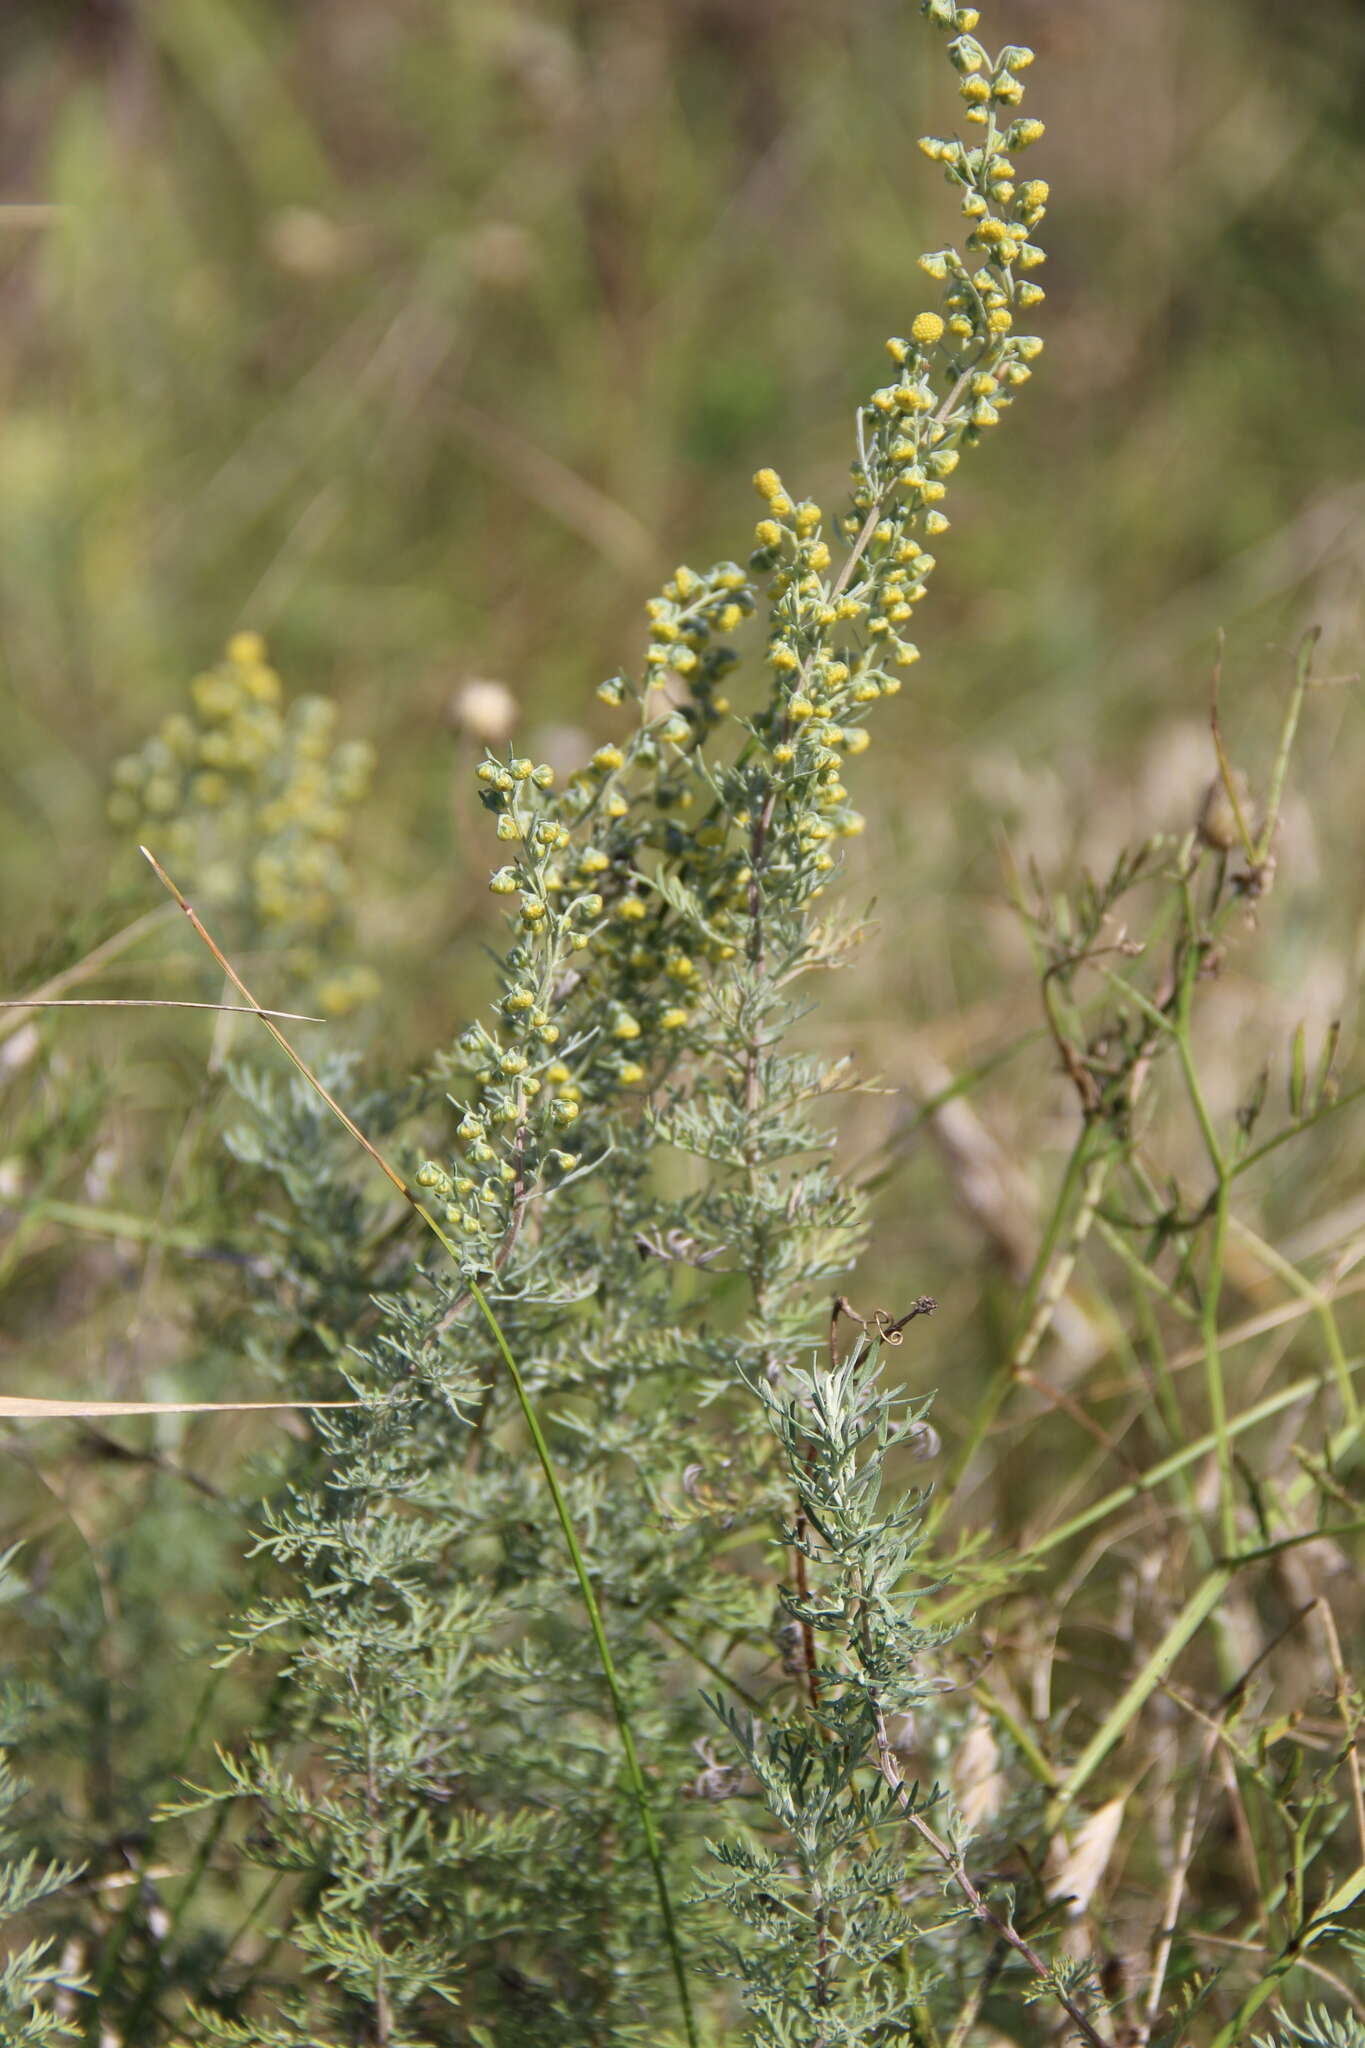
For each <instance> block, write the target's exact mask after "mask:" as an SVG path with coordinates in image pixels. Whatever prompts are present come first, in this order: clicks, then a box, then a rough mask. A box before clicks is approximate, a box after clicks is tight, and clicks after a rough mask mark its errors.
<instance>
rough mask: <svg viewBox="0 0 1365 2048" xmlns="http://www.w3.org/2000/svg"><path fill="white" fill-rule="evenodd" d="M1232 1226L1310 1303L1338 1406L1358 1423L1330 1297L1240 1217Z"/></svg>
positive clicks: (1235, 1219) (1271, 1269)
mask: <svg viewBox="0 0 1365 2048" xmlns="http://www.w3.org/2000/svg"><path fill="white" fill-rule="evenodd" d="M1232 1227H1233V1229H1234V1230H1235V1231H1236V1232H1237V1235H1238V1236H1239V1237H1240V1238H1243V1239H1244V1240H1245V1242H1246V1243H1247V1244H1248V1245H1250V1247H1251V1249H1252V1250H1253V1251H1254V1252H1255V1254H1256V1257H1257V1258H1258V1259H1259V1260H1260V1262H1261V1264H1262V1265H1263V1266H1264V1267H1266V1269H1267V1270H1268V1271H1269V1272H1271V1273H1273V1274H1274V1275H1275V1276H1276V1278H1277V1279H1279V1280H1283V1282H1284V1284H1285V1286H1286V1287H1287V1288H1289V1290H1290V1292H1291V1293H1293V1294H1297V1295H1298V1297H1299V1299H1300V1301H1306V1302H1308V1303H1309V1304H1310V1305H1311V1307H1312V1310H1313V1313H1314V1315H1315V1316H1316V1317H1317V1322H1318V1328H1319V1329H1320V1330H1321V1331H1322V1341H1323V1343H1324V1345H1325V1346H1326V1348H1327V1356H1328V1357H1329V1358H1330V1359H1331V1361H1332V1374H1333V1377H1334V1378H1335V1380H1336V1383H1337V1391H1338V1393H1339V1394H1340V1395H1341V1405H1342V1407H1343V1409H1344V1410H1345V1412H1346V1416H1347V1419H1348V1421H1350V1422H1354V1423H1356V1424H1359V1421H1360V1403H1359V1401H1358V1399H1357V1398H1356V1390H1355V1388H1354V1386H1352V1384H1351V1374H1350V1370H1349V1368H1348V1366H1347V1363H1346V1352H1345V1349H1344V1348H1343V1345H1342V1342H1341V1332H1340V1330H1339V1329H1338V1328H1337V1319H1336V1317H1335V1316H1334V1315H1333V1313H1332V1303H1331V1298H1330V1296H1329V1295H1327V1294H1325V1293H1324V1292H1323V1290H1322V1289H1321V1288H1320V1287H1319V1286H1317V1285H1316V1284H1315V1283H1314V1282H1313V1281H1312V1280H1310V1279H1309V1278H1308V1276H1307V1275H1306V1274H1304V1273H1301V1272H1300V1271H1299V1269H1298V1267H1297V1266H1296V1265H1295V1264H1294V1263H1293V1261H1292V1260H1290V1259H1286V1258H1285V1257H1284V1255H1283V1254H1282V1253H1281V1252H1277V1251H1276V1249H1275V1247H1274V1245H1272V1244H1267V1243H1266V1241H1265V1239H1264V1238H1263V1237H1259V1236H1258V1235H1257V1234H1256V1232H1255V1231H1254V1230H1252V1229H1251V1228H1250V1226H1249V1225H1247V1224H1245V1223H1243V1221H1242V1220H1241V1218H1240V1217H1239V1216H1234V1217H1233V1218H1232Z"/></svg>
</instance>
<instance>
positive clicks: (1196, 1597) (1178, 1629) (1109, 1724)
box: [1047, 1564, 1233, 1830]
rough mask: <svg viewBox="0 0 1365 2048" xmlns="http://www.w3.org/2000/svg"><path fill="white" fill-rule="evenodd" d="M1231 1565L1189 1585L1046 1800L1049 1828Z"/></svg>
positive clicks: (1215, 1596) (1198, 1622)
mask: <svg viewBox="0 0 1365 2048" xmlns="http://www.w3.org/2000/svg"><path fill="white" fill-rule="evenodd" d="M1232 1571H1233V1567H1232V1566H1231V1565H1227V1564H1222V1565H1219V1566H1218V1567H1217V1568H1216V1569H1215V1570H1214V1571H1211V1572H1210V1573H1209V1575H1208V1577H1207V1578H1206V1579H1205V1580H1204V1581H1203V1582H1202V1584H1200V1585H1199V1586H1197V1587H1196V1588H1195V1590H1194V1592H1193V1593H1192V1594H1191V1595H1190V1598H1189V1599H1188V1600H1187V1601H1186V1602H1185V1605H1184V1606H1183V1607H1182V1608H1181V1610H1180V1612H1179V1614H1178V1615H1177V1616H1176V1618H1175V1620H1174V1621H1173V1622H1172V1623H1171V1625H1170V1627H1169V1628H1168V1629H1167V1631H1166V1633H1165V1635H1164V1636H1163V1637H1162V1638H1161V1641H1160V1642H1159V1643H1158V1644H1157V1646H1156V1648H1155V1649H1154V1650H1153V1651H1152V1653H1151V1655H1150V1656H1149V1657H1148V1658H1147V1660H1146V1662H1145V1663H1144V1664H1143V1665H1142V1668H1141V1669H1140V1670H1139V1671H1138V1672H1137V1673H1136V1675H1135V1676H1134V1677H1133V1678H1132V1680H1131V1681H1130V1682H1129V1684H1128V1685H1127V1686H1126V1687H1125V1689H1124V1691H1123V1693H1122V1695H1121V1696H1120V1698H1119V1699H1118V1700H1116V1701H1115V1703H1114V1705H1113V1707H1112V1708H1111V1709H1110V1711H1109V1712H1108V1713H1107V1714H1106V1715H1105V1717H1104V1720H1103V1721H1102V1722H1101V1723H1100V1725H1099V1727H1098V1728H1097V1729H1096V1730H1095V1733H1094V1734H1093V1735H1092V1737H1091V1738H1090V1741H1089V1742H1088V1743H1087V1744H1086V1746H1085V1748H1084V1749H1083V1750H1082V1751H1081V1753H1080V1755H1079V1756H1078V1757H1077V1759H1076V1761H1075V1763H1074V1764H1073V1765H1072V1766H1071V1769H1070V1770H1069V1771H1068V1772H1067V1774H1066V1777H1065V1779H1064V1780H1063V1782H1062V1783H1061V1784H1060V1785H1059V1786H1058V1788H1057V1791H1056V1793H1055V1794H1054V1796H1053V1798H1052V1799H1051V1801H1050V1802H1049V1804H1048V1820H1047V1825H1048V1828H1049V1830H1052V1829H1054V1828H1056V1827H1057V1826H1058V1825H1059V1824H1060V1822H1061V1821H1062V1820H1063V1818H1064V1817H1065V1814H1066V1811H1067V1808H1068V1807H1069V1806H1070V1805H1071V1802H1072V1801H1073V1800H1074V1799H1075V1797H1076V1795H1077V1794H1078V1793H1079V1792H1080V1790H1081V1788H1082V1787H1083V1786H1084V1785H1085V1784H1086V1783H1087V1782H1088V1781H1089V1779H1090V1778H1091V1777H1092V1776H1093V1775H1094V1773H1095V1771H1096V1770H1097V1769H1098V1768H1099V1766H1100V1764H1102V1763H1103V1761H1104V1759H1105V1757H1107V1756H1108V1754H1109V1752H1110V1750H1111V1749H1112V1748H1113V1747H1114V1745H1115V1743H1116V1742H1118V1741H1119V1740H1120V1738H1121V1737H1122V1736H1123V1734H1124V1732H1125V1731H1126V1729H1127V1728H1128V1727H1129V1725H1130V1724H1131V1723H1132V1722H1133V1721H1134V1720H1135V1719H1136V1717H1137V1716H1138V1714H1139V1713H1141V1711H1142V1709H1143V1707H1144V1706H1145V1705H1146V1703H1147V1701H1148V1699H1149V1698H1150V1697H1151V1695H1152V1693H1153V1692H1155V1690H1156V1688H1157V1687H1158V1686H1159V1685H1160V1683H1161V1681H1162V1680H1163V1679H1164V1678H1165V1676H1166V1673H1167V1672H1168V1671H1169V1670H1170V1668H1171V1665H1172V1664H1173V1663H1174V1662H1175V1660H1176V1658H1177V1657H1178V1656H1179V1654H1180V1652H1181V1651H1182V1650H1183V1649H1184V1647H1185V1645H1186V1643H1188V1642H1189V1640H1190V1638H1191V1637H1192V1636H1193V1635H1195V1634H1196V1633H1197V1632H1198V1630H1199V1629H1200V1628H1201V1627H1202V1626H1203V1624H1204V1623H1205V1622H1206V1621H1207V1620H1208V1618H1209V1616H1210V1614H1212V1612H1213V1610H1214V1609H1215V1607H1217V1605H1218V1602H1219V1601H1220V1600H1221V1599H1222V1597H1223V1593H1224V1590H1225V1588H1226V1586H1227V1583H1228V1580H1229V1579H1230V1578H1231V1576H1232Z"/></svg>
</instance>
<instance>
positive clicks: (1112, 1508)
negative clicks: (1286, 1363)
mask: <svg viewBox="0 0 1365 2048" xmlns="http://www.w3.org/2000/svg"><path fill="white" fill-rule="evenodd" d="M1349 1370H1350V1371H1351V1372H1352V1373H1353V1374H1354V1373H1358V1372H1361V1371H1365V1358H1356V1359H1352V1360H1351V1361H1350V1363H1349ZM1322 1387H1323V1379H1322V1376H1321V1374H1319V1373H1314V1374H1313V1375H1312V1376H1311V1377H1306V1378H1304V1379H1299V1380H1295V1381H1294V1382H1293V1384H1292V1385H1290V1386H1288V1387H1283V1388H1281V1390H1280V1392H1279V1393H1277V1394H1267V1395H1266V1397H1265V1399H1264V1400H1263V1401H1257V1402H1255V1403H1254V1404H1253V1405H1252V1406H1251V1407H1250V1408H1246V1409H1244V1410H1243V1411H1242V1413H1241V1414H1240V1415H1237V1416H1234V1417H1233V1419H1232V1420H1231V1422H1229V1424H1228V1436H1229V1438H1233V1437H1238V1436H1241V1435H1243V1434H1244V1433H1245V1431H1247V1430H1249V1429H1254V1428H1255V1427H1256V1426H1257V1424H1258V1423H1261V1422H1268V1421H1269V1420H1270V1418H1271V1417H1272V1416H1274V1415H1280V1414H1282V1413H1283V1412H1284V1410H1285V1409H1286V1408H1292V1407H1293V1406H1294V1404H1295V1402H1297V1401H1306V1400H1308V1399H1310V1398H1311V1396H1312V1395H1314V1394H1317V1393H1320V1392H1321V1390H1322ZM1355 1438H1356V1431H1355V1429H1354V1428H1343V1429H1341V1430H1339V1431H1338V1432H1337V1434H1336V1435H1335V1436H1334V1437H1333V1438H1332V1440H1331V1444H1330V1446H1329V1451H1330V1453H1331V1455H1332V1456H1333V1457H1341V1456H1344V1454H1345V1452H1346V1451H1347V1450H1349V1448H1350V1446H1351V1445H1352V1444H1353V1443H1354V1441H1355ZM1215 1444H1216V1438H1215V1437H1214V1436H1213V1435H1212V1434H1211V1433H1210V1434H1206V1435H1204V1436H1200V1437H1196V1438H1195V1439H1194V1441H1193V1442H1192V1443H1188V1444H1185V1445H1183V1446H1182V1447H1181V1449H1180V1450H1178V1451H1173V1452H1172V1453H1171V1455H1170V1456H1169V1457H1168V1458H1162V1459H1161V1460H1160V1461H1159V1462H1158V1463H1157V1464H1155V1465H1151V1466H1149V1467H1148V1469H1147V1470H1146V1471H1145V1472H1143V1473H1141V1474H1140V1475H1139V1476H1138V1477H1137V1478H1136V1479H1130V1480H1127V1481H1126V1482H1125V1483H1124V1485H1122V1486H1116V1487H1115V1488H1114V1490H1113V1492H1112V1493H1106V1494H1105V1496H1104V1498H1103V1499H1102V1500H1097V1501H1095V1502H1094V1503H1093V1504H1092V1505H1091V1506H1090V1507H1088V1508H1083V1509H1082V1510H1081V1512H1080V1513H1079V1514H1078V1515H1073V1516H1072V1517H1071V1519H1070V1521H1068V1522H1063V1523H1062V1524H1061V1525H1060V1527H1058V1528H1056V1529H1051V1530H1049V1531H1048V1533H1047V1535H1046V1536H1039V1537H1037V1538H1036V1539H1035V1541H1034V1542H1032V1543H1029V1544H1027V1545H1026V1546H1025V1547H1024V1549H1022V1550H1021V1551H1019V1552H1018V1554H1017V1556H1016V1557H1015V1558H1014V1560H1013V1575H1018V1574H1019V1573H1021V1572H1026V1571H1029V1570H1031V1568H1032V1567H1033V1566H1034V1565H1035V1564H1037V1563H1038V1562H1039V1560H1040V1559H1041V1558H1044V1557H1046V1556H1047V1554H1048V1553H1049V1551H1053V1550H1056V1549H1057V1548H1058V1547H1059V1546H1060V1545H1061V1544H1063V1543H1069V1542H1070V1541H1071V1539H1072V1538H1073V1537H1075V1536H1080V1535H1083V1534H1084V1532H1085V1531H1086V1530H1087V1529H1090V1528H1093V1527H1094V1525H1095V1523H1096V1522H1103V1521H1104V1520H1106V1519H1107V1517H1109V1516H1110V1515H1114V1514H1117V1513H1118V1511H1119V1510H1120V1509H1121V1508H1124V1507H1127V1506H1128V1504H1129V1502H1130V1501H1134V1500H1137V1499H1138V1498H1140V1496H1141V1495H1142V1494H1144V1493H1151V1492H1153V1491H1154V1490H1155V1488H1156V1487H1158V1486H1160V1485H1162V1484H1163V1483H1164V1482H1165V1481H1166V1480H1167V1479H1170V1478H1173V1477H1174V1476H1175V1475H1176V1474H1177V1473H1179V1472H1181V1471H1183V1470H1184V1469H1185V1468H1186V1467H1187V1466H1189V1465H1193V1464H1197V1463H1198V1461H1199V1459H1200V1458H1204V1457H1207V1456H1208V1454H1209V1452H1210V1451H1211V1450H1213V1449H1214V1448H1215ZM1312 1486H1313V1480H1312V1477H1311V1475H1310V1474H1308V1473H1301V1474H1300V1475H1299V1477H1298V1478H1297V1479H1296V1480H1294V1481H1293V1482H1292V1483H1291V1485H1290V1486H1289V1488H1288V1489H1287V1492H1286V1496H1285V1497H1286V1500H1288V1501H1289V1502H1290V1503H1291V1504H1292V1503H1294V1502H1296V1501H1298V1500H1301V1499H1302V1498H1303V1496H1304V1495H1305V1494H1306V1493H1307V1492H1309V1491H1310V1490H1311V1488H1312ZM980 1602H981V1589H980V1587H979V1586H974V1587H969V1588H966V1589H965V1590H964V1591H963V1592H961V1593H959V1594H956V1595H955V1596H954V1597H953V1598H952V1599H951V1600H945V1601H944V1602H943V1603H942V1604H941V1605H932V1606H929V1607H927V1608H926V1612H928V1613H929V1614H930V1615H931V1618H932V1619H933V1620H934V1621H935V1622H936V1623H938V1622H952V1621H960V1620H961V1619H962V1618H963V1616H964V1615H968V1614H971V1613H973V1612H974V1611H975V1610H976V1609H977V1607H979V1605H980Z"/></svg>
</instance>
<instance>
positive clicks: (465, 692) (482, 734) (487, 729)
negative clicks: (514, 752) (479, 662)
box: [450, 676, 517, 747]
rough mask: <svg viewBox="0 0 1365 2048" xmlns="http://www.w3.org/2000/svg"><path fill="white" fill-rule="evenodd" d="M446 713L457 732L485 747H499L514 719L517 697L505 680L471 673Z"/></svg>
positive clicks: (506, 736)
mask: <svg viewBox="0 0 1365 2048" xmlns="http://www.w3.org/2000/svg"><path fill="white" fill-rule="evenodd" d="M450 716H451V721H452V723H453V724H455V725H457V726H458V727H459V728H460V730H461V732H466V733H468V734H469V737H470V738H471V739H474V740H482V741H483V743H484V745H485V746H487V747H496V746H501V745H502V744H503V742H504V741H505V740H507V739H508V738H509V737H510V735H511V731H512V727H513V725H514V724H515V722H516V716H517V700H516V698H515V697H514V696H513V695H512V692H511V691H510V690H509V689H508V687H507V685H506V683H496V682H493V681H492V680H491V678H489V677H487V676H471V677H470V679H469V681H468V682H467V683H463V684H461V686H460V688H459V689H458V690H456V692H455V694H454V696H453V697H452V698H451V700H450Z"/></svg>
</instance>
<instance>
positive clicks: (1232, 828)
mask: <svg viewBox="0 0 1365 2048" xmlns="http://www.w3.org/2000/svg"><path fill="white" fill-rule="evenodd" d="M1234 797H1235V798H1236V801H1235V802H1234V801H1233V799H1234ZM1239 811H1240V812H1241V816H1242V824H1243V825H1245V827H1246V830H1247V831H1248V832H1249V833H1254V832H1255V830H1256V821H1255V818H1254V816H1253V806H1252V802H1251V789H1250V785H1249V784H1248V782H1247V779H1246V776H1245V775H1244V774H1243V773H1242V771H1241V769H1240V768H1233V769H1230V770H1229V772H1228V776H1227V779H1226V780H1224V778H1223V776H1221V775H1215V776H1214V778H1213V781H1212V782H1211V783H1210V784H1209V786H1208V788H1207V789H1206V790H1205V791H1204V800H1203V802H1202V803H1201V804H1200V806H1199V818H1198V821H1197V826H1196V829H1197V831H1198V833H1199V837H1200V838H1201V839H1202V840H1203V842H1204V844H1205V846H1211V847H1212V848H1213V849H1214V851H1215V852H1216V853H1231V851H1232V849H1233V848H1234V847H1235V846H1240V845H1241V843H1242V829H1241V826H1239V825H1238V822H1237V814H1238V812H1239Z"/></svg>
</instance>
